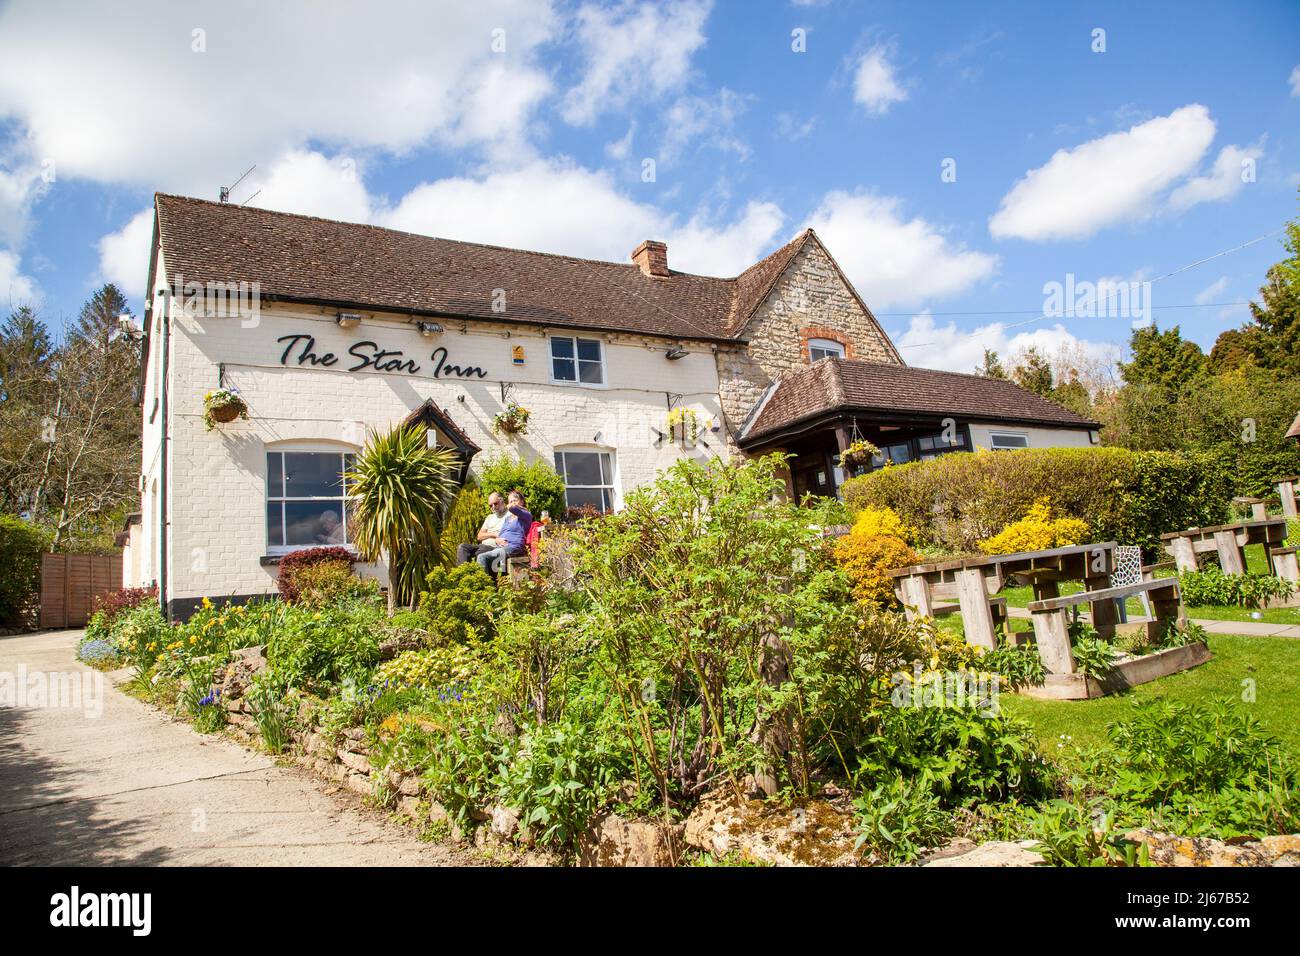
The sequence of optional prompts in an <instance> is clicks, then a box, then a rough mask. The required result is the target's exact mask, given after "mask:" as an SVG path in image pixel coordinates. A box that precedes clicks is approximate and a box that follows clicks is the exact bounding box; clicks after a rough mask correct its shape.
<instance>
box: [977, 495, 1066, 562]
mask: <svg viewBox="0 0 1300 956" xmlns="http://www.w3.org/2000/svg"><path fill="white" fill-rule="evenodd" d="M1087 536H1088V524H1087V522H1085V521H1080V520H1079V519H1078V518H1068V517H1062V518H1054V517H1052V503H1051V501H1050V500H1049V499H1048V498H1039V499H1038V500H1037V501H1035V502H1034V503H1033V505H1031V506H1030V508H1029V511H1027V512H1026V513H1025V516H1024V517H1023V518H1021V519H1020V520H1019V521H1013V522H1011V523H1010V524H1009V525H1007V526H1006V527H1005V528H1003V529H1002V530H1001V531H999V532H998V533H997V534H995V535H994V536H993V537H991V538H986V539H984V540H983V541H981V542H980V543H979V548H980V550H981V551H983V552H984V553H985V554H1015V553H1016V552H1018V551H1044V550H1046V549H1048V548H1062V547H1065V546H1066V545H1069V544H1082V543H1083V542H1084V540H1085V539H1086V538H1087Z"/></svg>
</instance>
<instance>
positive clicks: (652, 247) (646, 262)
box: [632, 239, 668, 278]
mask: <svg viewBox="0 0 1300 956" xmlns="http://www.w3.org/2000/svg"><path fill="white" fill-rule="evenodd" d="M632 261H633V262H635V263H636V264H637V266H638V267H639V268H640V269H641V271H642V272H643V273H645V274H646V275H648V276H652V277H656V278H662V277H664V276H666V275H668V246H667V245H665V244H664V243H662V242H656V241H655V240H654V239H647V240H646V241H645V242H643V243H641V245H639V246H637V247H636V248H635V249H633V250H632Z"/></svg>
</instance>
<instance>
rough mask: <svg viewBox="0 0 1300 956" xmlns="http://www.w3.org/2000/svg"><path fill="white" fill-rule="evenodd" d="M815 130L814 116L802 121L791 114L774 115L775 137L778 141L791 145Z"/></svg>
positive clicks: (815, 120) (815, 118) (815, 121)
mask: <svg viewBox="0 0 1300 956" xmlns="http://www.w3.org/2000/svg"><path fill="white" fill-rule="evenodd" d="M816 128H817V117H815V116H810V117H808V118H807V119H806V120H803V119H800V118H799V117H797V116H795V115H794V114H793V113H777V114H776V135H777V138H778V139H783V140H786V141H787V142H791V143H793V142H795V141H797V140H801V139H803V138H804V137H805V136H807V135H808V134H810V133H811V132H812V131H813V130H814V129H816Z"/></svg>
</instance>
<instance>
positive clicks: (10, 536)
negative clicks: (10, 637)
mask: <svg viewBox="0 0 1300 956" xmlns="http://www.w3.org/2000/svg"><path fill="white" fill-rule="evenodd" d="M48 543H49V542H48V540H47V538H46V535H45V532H43V531H42V530H41V529H40V528H38V527H36V526H35V525H33V524H30V523H28V522H26V521H23V520H22V519H21V518H16V517H14V516H13V515H0V567H3V568H4V569H5V570H4V573H3V574H0V627H25V626H29V625H31V624H33V623H35V622H34V621H33V620H32V616H33V611H34V610H35V608H36V605H37V602H39V600H40V590H41V552H43V551H44V550H45V549H46V547H47V546H48Z"/></svg>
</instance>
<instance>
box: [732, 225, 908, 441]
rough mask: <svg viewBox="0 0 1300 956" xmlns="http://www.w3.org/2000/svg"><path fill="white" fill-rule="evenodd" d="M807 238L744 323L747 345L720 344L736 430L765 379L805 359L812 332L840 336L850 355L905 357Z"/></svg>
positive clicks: (886, 358)
mask: <svg viewBox="0 0 1300 956" xmlns="http://www.w3.org/2000/svg"><path fill="white" fill-rule="evenodd" d="M804 239H805V241H804V242H803V244H802V247H801V248H800V249H799V251H798V252H797V253H796V254H795V255H794V256H793V257H792V258H791V260H790V262H789V263H788V264H787V265H786V267H785V269H784V270H783V271H782V273H781V276H780V278H778V279H777V280H776V282H775V283H774V284H773V286H772V288H771V291H769V292H768V294H767V295H766V297H764V299H763V300H762V302H760V303H759V305H758V307H757V308H756V309H755V310H754V312H753V314H752V316H751V317H750V318H749V320H748V322H746V323H745V326H744V328H743V330H741V333H740V334H741V336H742V337H743V338H745V339H746V340H747V341H748V347H747V348H739V349H720V350H719V351H718V379H719V381H718V385H719V388H720V391H721V399H722V407H723V410H724V412H725V413H726V416H727V420H728V423H729V424H730V426H731V431H732V432H733V434H734V433H736V432H738V431H739V429H740V427H741V426H742V425H743V424H744V422H745V420H746V418H747V417H748V416H749V415H750V414H751V413H752V411H753V410H754V408H755V406H756V405H757V404H758V402H759V400H760V399H761V398H762V397H763V394H764V393H765V392H766V391H767V389H768V387H769V386H771V385H772V384H773V383H775V382H777V381H780V380H781V379H783V378H784V377H785V376H786V375H787V374H789V373H790V372H793V371H794V370H796V369H799V368H803V367H805V366H807V365H808V340H809V339H831V340H833V341H837V342H841V343H843V345H844V346H845V357H847V358H853V359H864V360H866V361H868V362H885V363H892V364H896V365H902V364H903V361H902V359H901V358H900V357H899V355H898V352H897V351H896V350H895V349H894V345H893V343H892V342H890V341H889V337H888V336H887V335H886V334H885V332H884V330H883V329H882V328H881V327H880V324H879V323H878V322H877V321H876V319H875V317H874V316H872V315H871V313H870V312H869V311H868V310H867V308H866V307H865V305H864V304H863V302H862V300H861V299H860V298H859V297H858V295H857V293H856V292H855V291H854V289H853V287H852V285H850V284H849V282H848V280H847V279H845V277H844V274H843V273H842V272H841V271H840V269H839V267H838V266H837V265H836V264H835V260H834V259H832V258H831V256H830V254H829V253H828V252H827V251H826V249H825V247H824V246H823V245H822V244H821V242H820V241H819V240H818V239H817V237H816V235H815V234H813V233H812V232H811V231H809V232H808V233H805V235H804Z"/></svg>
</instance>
